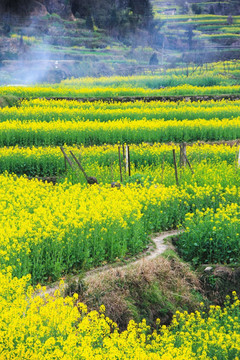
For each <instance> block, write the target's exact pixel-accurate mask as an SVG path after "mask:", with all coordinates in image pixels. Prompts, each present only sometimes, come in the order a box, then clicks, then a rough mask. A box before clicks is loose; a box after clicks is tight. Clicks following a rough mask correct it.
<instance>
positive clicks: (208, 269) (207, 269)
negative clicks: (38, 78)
mask: <svg viewBox="0 0 240 360" xmlns="http://www.w3.org/2000/svg"><path fill="white" fill-rule="evenodd" d="M212 269H213V267H212V266H207V267H206V268H205V269H204V271H205V272H210V271H212Z"/></svg>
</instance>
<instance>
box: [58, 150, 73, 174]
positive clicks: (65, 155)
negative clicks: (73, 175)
mask: <svg viewBox="0 0 240 360" xmlns="http://www.w3.org/2000/svg"><path fill="white" fill-rule="evenodd" d="M60 149H61V151H62V153H63V156H64V158H65V161H67V162H68V163H69V165H70V167H71V168H72V169H73V170H74V168H73V164H72V162H71V160H70V159H69V157H68V156H67V154H66V153H65V150H64V148H63V147H62V146H60Z"/></svg>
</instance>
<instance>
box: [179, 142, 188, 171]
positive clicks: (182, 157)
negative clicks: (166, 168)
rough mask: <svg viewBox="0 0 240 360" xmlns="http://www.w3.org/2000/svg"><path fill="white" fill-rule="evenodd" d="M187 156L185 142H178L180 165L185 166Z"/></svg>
mask: <svg viewBox="0 0 240 360" xmlns="http://www.w3.org/2000/svg"><path fill="white" fill-rule="evenodd" d="M186 158H187V144H186V143H182V144H180V166H181V167H182V166H184V167H185V166H186V160H187V159H186Z"/></svg>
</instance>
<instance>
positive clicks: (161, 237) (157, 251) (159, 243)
mask: <svg viewBox="0 0 240 360" xmlns="http://www.w3.org/2000/svg"><path fill="white" fill-rule="evenodd" d="M182 231H183V230H169V231H164V232H162V233H159V234H158V235H157V236H156V235H155V236H154V237H152V241H153V243H155V246H156V247H152V249H151V250H150V253H149V251H148V252H147V253H146V252H145V253H143V254H142V256H141V254H140V256H141V258H140V259H137V260H134V261H130V262H128V263H127V264H123V265H119V263H113V264H107V265H105V266H101V267H98V268H96V269H93V270H89V271H87V272H86V273H85V276H84V279H87V278H88V277H89V276H91V275H93V274H94V273H95V274H96V273H100V272H102V271H106V270H109V269H111V268H118V267H120V268H121V269H122V268H124V267H127V266H134V265H136V264H139V263H140V262H141V261H146V260H152V259H154V258H156V257H157V256H159V255H161V254H163V253H164V251H166V250H167V249H170V244H168V243H167V242H165V239H166V238H168V237H170V236H174V235H179V234H180V233H181V232H182ZM134 259H135V258H134ZM78 278H79V275H73V276H72V277H71V278H70V280H71V281H76V282H77V281H78ZM67 286H68V283H67V282H65V284H64V288H66V287H67ZM58 289H59V282H55V283H53V284H51V285H48V286H47V287H46V291H45V293H47V294H49V295H54V292H55V291H56V290H58Z"/></svg>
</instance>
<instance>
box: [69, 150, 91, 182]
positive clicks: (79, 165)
mask: <svg viewBox="0 0 240 360" xmlns="http://www.w3.org/2000/svg"><path fill="white" fill-rule="evenodd" d="M70 154H71V155H72V157H73V158H74V160H75V161H76V163H77V165H78V167H79V169H80V170H81V171H82V172H83V175H84V177H85V179H86V180H87V181H88V176H87V174H86V173H85V171H84V169H83V167H82V165H81V164H80V162H79V161H78V159H77V158H76V156H75V155H74V154H73V152H72V151H70Z"/></svg>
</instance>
